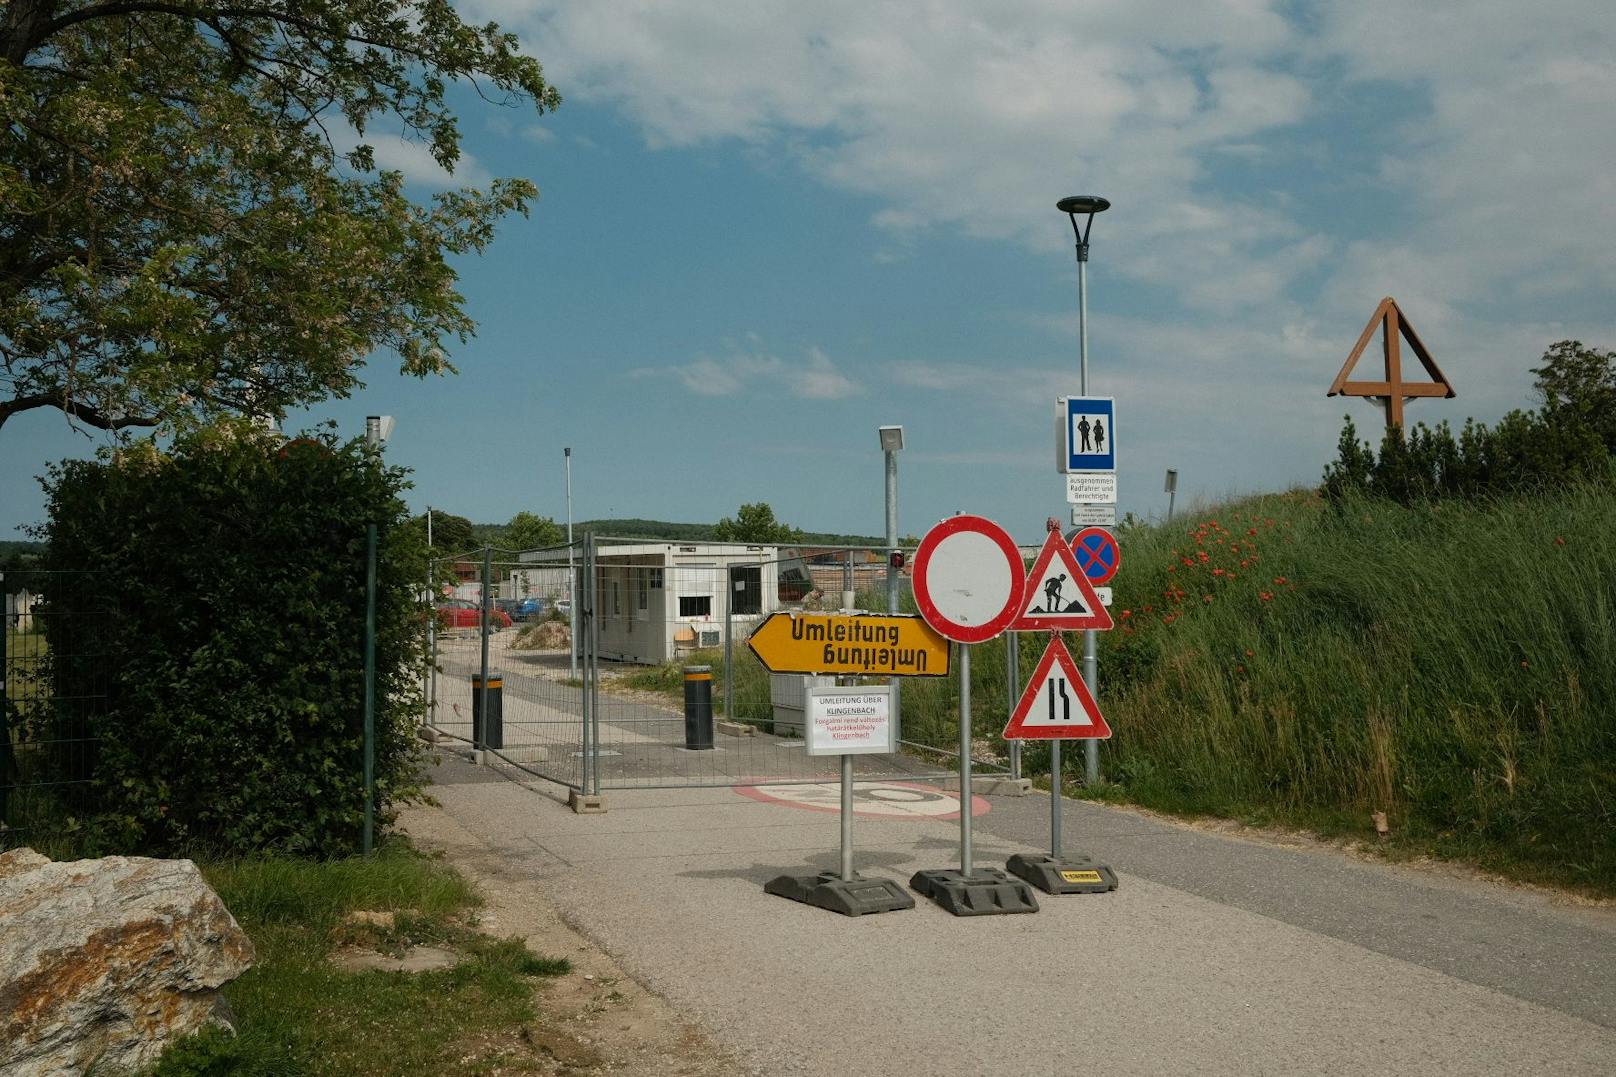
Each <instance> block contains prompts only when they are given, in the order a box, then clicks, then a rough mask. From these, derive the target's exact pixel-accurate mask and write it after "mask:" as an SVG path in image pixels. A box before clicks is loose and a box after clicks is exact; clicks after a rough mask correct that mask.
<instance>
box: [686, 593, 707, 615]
mask: <svg viewBox="0 0 1616 1077" xmlns="http://www.w3.org/2000/svg"><path fill="white" fill-rule="evenodd" d="M712 615H713V596H712V595H680V596H679V616H681V617H711V616H712Z"/></svg>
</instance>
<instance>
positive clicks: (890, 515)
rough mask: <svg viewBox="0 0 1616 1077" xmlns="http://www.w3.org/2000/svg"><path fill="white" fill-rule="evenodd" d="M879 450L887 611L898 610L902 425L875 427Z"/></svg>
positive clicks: (895, 611)
mask: <svg viewBox="0 0 1616 1077" xmlns="http://www.w3.org/2000/svg"><path fill="white" fill-rule="evenodd" d="M876 433H878V434H879V435H880V436H881V451H882V452H883V453H885V454H886V458H887V612H888V613H897V612H898V566H899V557H900V556H901V555H900V554H899V552H898V454H899V453H900V452H902V451H903V427H901V426H882V427H877V428H876Z"/></svg>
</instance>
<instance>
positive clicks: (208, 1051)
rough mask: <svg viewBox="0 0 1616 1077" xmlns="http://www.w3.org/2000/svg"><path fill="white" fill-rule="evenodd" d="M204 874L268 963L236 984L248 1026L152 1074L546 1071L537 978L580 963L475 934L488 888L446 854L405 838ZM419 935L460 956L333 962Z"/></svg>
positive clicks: (382, 1076) (226, 864) (174, 1057)
mask: <svg viewBox="0 0 1616 1077" xmlns="http://www.w3.org/2000/svg"><path fill="white" fill-rule="evenodd" d="M203 872H204V874H205V875H206V876H207V878H208V881H209V882H210V883H212V885H213V886H214V888H215V889H216V890H217V891H218V892H219V896H220V897H221V898H222V899H223V900H224V903H225V905H226V906H227V907H229V909H230V910H231V912H232V913H234V914H235V916H236V919H237V921H238V922H240V924H241V926H242V928H243V929H245V930H246V932H247V934H248V935H249V936H250V937H251V938H252V940H253V944H254V945H255V946H256V947H257V950H258V960H257V963H256V965H255V966H254V968H253V969H252V970H251V971H249V972H248V973H247V974H246V975H244V976H242V978H241V979H240V980H238V981H236V982H235V983H234V984H232V985H231V986H230V987H229V988H227V989H226V995H227V997H228V998H229V1000H230V1004H231V1006H232V1008H233V1009H234V1010H235V1013H236V1018H237V1020H236V1028H237V1035H236V1036H235V1037H234V1038H230V1037H228V1036H226V1035H224V1034H221V1033H219V1032H216V1031H204V1032H202V1033H200V1034H198V1035H197V1036H194V1037H192V1038H190V1039H189V1040H187V1041H185V1042H183V1043H180V1044H177V1045H175V1046H174V1047H173V1048H171V1049H170V1050H169V1051H168V1053H167V1054H165V1055H164V1057H163V1059H162V1061H161V1062H160V1063H159V1064H158V1065H157V1066H156V1068H155V1069H154V1070H152V1071H151V1073H150V1077H202V1075H208V1077H213V1075H220V1077H222V1075H231V1077H260V1075H262V1077H271V1075H273V1077H294V1075H295V1077H302V1075H314V1074H319V1075H332V1077H346V1075H359V1074H364V1075H367V1077H390V1075H401V1077H402V1075H405V1074H412V1075H415V1074H434V1075H436V1074H446V1075H448V1074H453V1075H459V1074H485V1073H491V1072H499V1073H530V1072H532V1073H537V1072H543V1071H544V1069H543V1067H544V1057H543V1055H542V1053H540V1052H539V1051H538V1050H537V1049H536V1048H534V1047H533V1046H532V1044H533V1040H534V1037H533V1036H532V1030H531V1028H530V1026H531V1024H532V1022H534V1020H535V1011H534V1008H533V1002H532V996H533V988H534V977H537V976H554V975H560V974H562V973H565V972H567V971H568V970H569V967H570V966H569V965H568V963H567V962H566V961H564V960H551V959H547V958H541V957H536V956H535V955H533V954H532V953H530V952H529V951H528V950H527V949H526V947H525V946H524V945H523V944H522V942H521V941H520V940H519V939H505V940H501V939H495V938H491V937H489V936H487V935H483V934H481V933H479V932H478V931H476V930H475V926H474V925H475V909H476V907H477V905H478V898H477V895H476V893H475V891H474V889H473V888H472V886H471V884H470V883H469V882H468V881H467V880H466V879H465V878H464V877H462V876H461V875H460V874H459V873H458V872H456V871H455V870H454V868H452V867H450V866H449V865H448V864H446V863H444V862H443V861H442V860H439V859H435V858H432V857H428V856H426V855H424V854H422V853H419V852H417V851H416V850H414V849H413V848H412V847H410V846H409V845H408V843H406V842H404V841H401V840H394V841H389V842H388V843H386V844H384V845H383V846H382V847H381V848H380V849H379V850H378V851H377V853H376V855H374V856H372V857H369V858H364V857H353V858H349V859H343V860H331V861H311V860H296V859H289V858H263V859H252V860H236V861H222V862H215V863H211V864H205V865H203ZM357 910H369V911H375V912H389V913H392V914H394V921H393V924H392V926H391V927H387V928H383V927H381V926H370V925H355V924H352V923H349V922H348V920H347V917H348V914H349V913H350V912H354V911H357ZM417 944H430V945H434V946H439V947H444V948H447V949H451V950H454V951H455V952H457V953H458V954H460V955H461V959H460V961H459V962H458V963H457V964H456V965H454V966H453V967H452V968H447V969H442V970H438V971H430V972H419V973H404V972H381V971H363V972H348V971H344V970H342V969H341V968H339V967H338V966H336V965H335V964H333V962H332V960H331V959H332V956H333V954H334V953H335V952H336V951H337V950H339V949H340V948H342V947H344V946H350V945H363V946H366V947H368V948H372V949H376V950H379V951H381V952H383V953H395V954H396V953H400V952H402V951H404V950H405V949H407V948H408V947H410V946H412V945H417Z"/></svg>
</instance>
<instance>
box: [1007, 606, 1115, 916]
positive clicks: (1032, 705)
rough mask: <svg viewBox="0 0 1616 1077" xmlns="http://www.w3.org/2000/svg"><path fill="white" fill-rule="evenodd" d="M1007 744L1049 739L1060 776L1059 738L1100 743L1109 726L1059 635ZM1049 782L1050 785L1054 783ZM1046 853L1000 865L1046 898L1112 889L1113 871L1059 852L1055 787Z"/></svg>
mask: <svg viewBox="0 0 1616 1077" xmlns="http://www.w3.org/2000/svg"><path fill="white" fill-rule="evenodd" d="M1003 735H1004V738H1005V739H1006V740H1010V741H1014V740H1047V741H1049V750H1050V758H1051V760H1052V761H1053V762H1052V763H1051V767H1052V770H1051V774H1052V775H1059V773H1060V769H1059V768H1060V745H1061V741H1062V740H1077V739H1084V740H1103V739H1105V738H1107V737H1109V736H1110V735H1111V727H1110V726H1108V725H1107V724H1106V721H1105V718H1104V716H1102V715H1101V714H1100V707H1099V704H1097V703H1096V702H1095V701H1094V696H1093V694H1092V693H1090V692H1089V689H1088V685H1087V684H1085V683H1084V681H1083V678H1082V677H1081V676H1080V675H1079V674H1078V671H1077V664H1076V663H1075V662H1074V661H1073V660H1072V654H1071V652H1070V651H1068V650H1067V649H1066V644H1065V643H1063V642H1061V637H1060V634H1059V633H1058V632H1051V633H1050V634H1049V646H1048V647H1047V648H1045V650H1044V656H1043V657H1042V658H1041V659H1039V660H1038V665H1037V667H1036V668H1034V670H1033V672H1032V679H1031V680H1029V681H1028V682H1027V688H1026V690H1025V691H1023V692H1022V693H1021V698H1020V700H1019V701H1017V703H1016V706H1015V710H1013V711H1012V712H1011V714H1010V721H1009V723H1008V724H1007V725H1006V726H1005V727H1004V734H1003ZM1057 780H1058V778H1053V779H1052V781H1057ZM1049 802H1050V819H1049V831H1050V854H1049V855H1048V856H1043V855H1041V854H1034V853H1017V854H1015V855H1014V856H1012V857H1011V858H1010V859H1009V861H1008V862H1007V863H1006V864H1005V867H1006V868H1007V869H1008V870H1009V871H1010V873H1011V874H1013V875H1015V876H1017V877H1018V878H1022V879H1025V880H1027V881H1028V882H1029V883H1031V884H1032V885H1034V886H1036V887H1038V889H1040V890H1042V891H1044V893H1046V894H1100V893H1105V892H1106V891H1109V890H1115V889H1116V888H1117V876H1116V872H1114V871H1112V870H1111V869H1110V868H1109V867H1107V866H1106V865H1104V864H1096V863H1095V862H1094V861H1093V860H1092V859H1091V858H1090V857H1087V856H1077V857H1067V856H1065V855H1064V854H1063V852H1062V849H1061V830H1060V825H1061V798H1060V796H1059V789H1058V786H1057V787H1055V788H1052V789H1051V790H1050V798H1049Z"/></svg>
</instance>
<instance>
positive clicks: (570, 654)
mask: <svg viewBox="0 0 1616 1077" xmlns="http://www.w3.org/2000/svg"><path fill="white" fill-rule="evenodd" d="M561 455H562V456H563V457H565V458H566V462H567V640H568V642H567V668H568V672H569V675H570V676H571V677H572V679H573V680H577V679H578V588H577V586H576V581H575V580H574V579H573V577H574V575H575V573H574V572H573V567H572V447H571V446H568V447H567V448H565V449H562V450H561Z"/></svg>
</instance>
